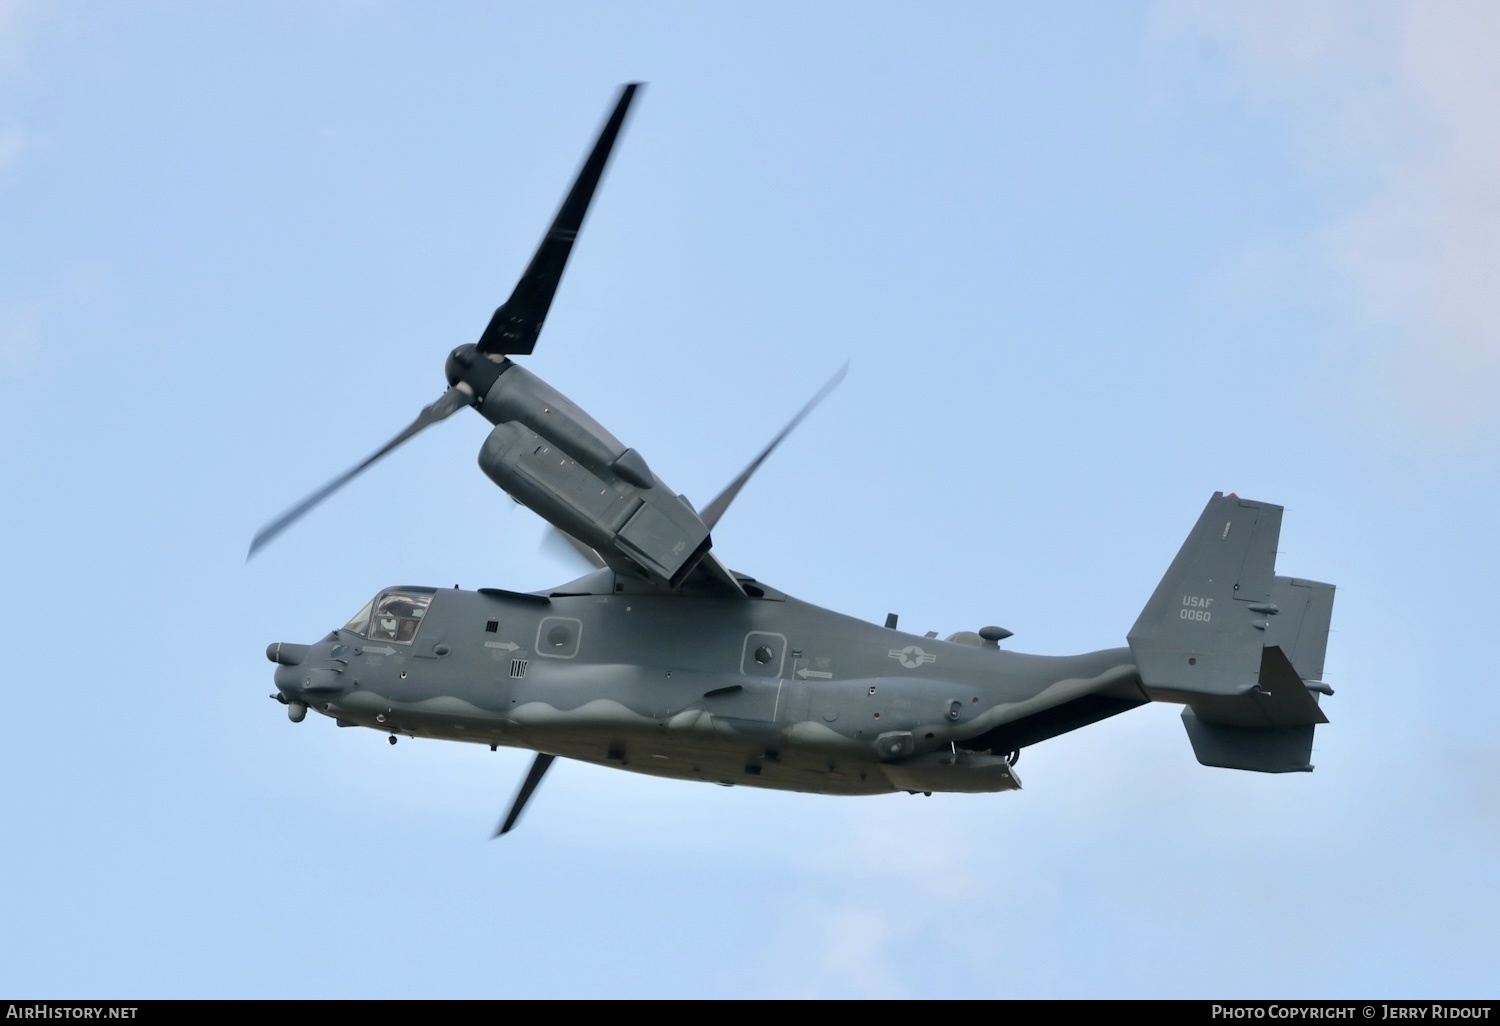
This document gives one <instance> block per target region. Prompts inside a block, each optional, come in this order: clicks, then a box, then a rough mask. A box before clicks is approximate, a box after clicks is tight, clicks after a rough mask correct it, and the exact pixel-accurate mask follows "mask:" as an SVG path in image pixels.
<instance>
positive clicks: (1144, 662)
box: [1128, 492, 1334, 773]
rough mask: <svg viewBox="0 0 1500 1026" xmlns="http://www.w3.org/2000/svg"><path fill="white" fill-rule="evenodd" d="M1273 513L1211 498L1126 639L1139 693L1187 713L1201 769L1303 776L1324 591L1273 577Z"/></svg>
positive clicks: (1318, 677) (1277, 520)
mask: <svg viewBox="0 0 1500 1026" xmlns="http://www.w3.org/2000/svg"><path fill="white" fill-rule="evenodd" d="M1281 513H1282V508H1281V507H1280V506H1273V505H1271V504H1269V503H1264V502H1251V501H1249V500H1247V499H1241V498H1239V497H1238V496H1236V495H1233V494H1231V495H1224V494H1223V493H1222V492H1216V493H1214V496H1213V498H1212V499H1210V500H1209V501H1208V505H1207V506H1206V507H1205V508H1204V510H1203V515H1202V516H1200V517H1199V518H1198V523H1197V525H1196V526H1195V527H1194V528H1193V530H1192V532H1191V533H1190V534H1189V535H1188V537H1187V541H1185V542H1183V545H1182V549H1181V550H1180V551H1179V552H1178V553H1177V558H1176V559H1174V560H1173V561H1172V565H1171V566H1170V567H1169V568H1168V569H1167V573H1166V576H1164V577H1163V578H1162V580H1161V583H1160V584H1158V585H1157V587H1156V591H1155V592H1154V593H1153V594H1152V596H1151V599H1150V601H1149V602H1147V603H1146V607H1145V609H1143V610H1142V611H1141V615H1140V617H1139V618H1138V619H1137V620H1136V622H1135V626H1134V627H1133V628H1131V631H1130V634H1129V635H1128V640H1129V642H1130V649H1131V652H1132V653H1133V654H1134V657H1135V661H1136V667H1137V670H1138V671H1139V673H1140V677H1141V683H1142V685H1143V687H1144V688H1145V691H1146V694H1147V695H1148V696H1150V697H1151V698H1152V699H1154V700H1156V701H1161V702H1178V703H1181V704H1183V705H1185V706H1186V707H1187V708H1185V709H1184V710H1183V712H1182V719H1183V724H1184V726H1186V727H1187V732H1188V739H1189V740H1190V741H1191V742H1192V745H1193V752H1194V754H1195V755H1197V757H1198V761H1199V762H1201V763H1203V764H1204V765H1206V766H1222V767H1225V768H1228V769H1246V770H1257V771H1259V772H1262V773H1286V772H1293V771H1298V770H1303V771H1305V770H1311V769H1312V765H1311V763H1310V762H1309V759H1310V757H1311V754H1312V741H1313V728H1314V727H1315V726H1316V725H1317V724H1319V723H1327V722H1328V718H1327V717H1326V716H1324V715H1323V711H1322V709H1320V708H1319V706H1318V695H1319V694H1325V695H1331V694H1333V691H1332V690H1331V689H1330V688H1329V687H1328V686H1327V685H1326V684H1324V683H1322V676H1323V658H1324V653H1325V651H1326V650H1327V646H1328V628H1329V623H1330V621H1331V619H1332V616H1333V596H1334V588H1333V585H1331V584H1320V583H1318V582H1315V581H1305V580H1299V579H1297V578H1292V577H1277V576H1276V543H1277V540H1278V539H1279V537H1280V535H1281Z"/></svg>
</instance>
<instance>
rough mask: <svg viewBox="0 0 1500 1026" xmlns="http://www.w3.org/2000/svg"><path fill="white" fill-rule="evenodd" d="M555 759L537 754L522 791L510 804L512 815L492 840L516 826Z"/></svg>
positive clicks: (502, 824)
mask: <svg viewBox="0 0 1500 1026" xmlns="http://www.w3.org/2000/svg"><path fill="white" fill-rule="evenodd" d="M554 758H555V756H551V755H547V754H546V753H538V754H537V757H536V759H534V760H533V761H532V763H531V769H530V770H529V771H527V773H526V779H525V780H524V781H522V782H521V790H519V791H517V792H516V800H515V801H513V802H511V803H510V813H509V814H508V815H507V816H506V817H505V822H503V823H501V824H500V826H499V827H498V828H497V829H496V830H495V833H494V835H493V836H492V837H491V838H490V839H491V840H494V839H495V838H496V837H499V836H500V835H501V834H503V833H506V832H507V831H509V830H510V828H511V827H513V826H515V825H516V820H518V819H520V818H521V810H522V809H523V808H525V807H526V800H527V799H528V798H530V797H531V792H533V791H535V790H536V785H538V784H540V783H541V782H542V774H544V773H546V772H547V767H548V766H551V765H552V760H553V759H554Z"/></svg>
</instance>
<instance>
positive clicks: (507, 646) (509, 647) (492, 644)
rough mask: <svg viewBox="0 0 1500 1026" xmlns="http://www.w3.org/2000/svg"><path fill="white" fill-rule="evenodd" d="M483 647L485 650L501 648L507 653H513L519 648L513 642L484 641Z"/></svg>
mask: <svg viewBox="0 0 1500 1026" xmlns="http://www.w3.org/2000/svg"><path fill="white" fill-rule="evenodd" d="M484 647H485V648H503V649H504V650H505V651H507V652H514V651H515V650H516V649H518V648H520V647H521V646H520V645H517V644H516V643H515V642H514V641H486V642H485V643H484Z"/></svg>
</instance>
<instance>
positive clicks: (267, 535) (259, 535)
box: [245, 388, 474, 562]
mask: <svg viewBox="0 0 1500 1026" xmlns="http://www.w3.org/2000/svg"><path fill="white" fill-rule="evenodd" d="M473 401H474V400H473V397H472V396H470V395H469V393H468V392H466V391H464V390H463V389H460V388H450V389H448V391H446V392H444V393H443V394H442V395H441V396H439V397H438V400H437V402H435V403H433V404H432V405H430V406H427V407H424V408H423V410H422V412H421V413H419V414H417V419H416V420H414V421H412V422H411V423H410V424H409V425H407V427H406V429H405V430H404V431H402V432H401V433H400V434H399V435H397V436H396V437H395V438H392V439H391V440H390V441H389V442H387V443H385V445H384V446H382V447H381V448H380V449H379V450H377V451H376V453H375V454H374V455H373V456H371V457H370V458H369V459H367V460H365V461H364V462H363V463H361V464H359V465H358V466H356V467H353V468H351V469H349V470H347V471H345V472H344V473H342V474H340V475H339V476H338V477H336V478H334V479H333V480H332V481H330V482H328V483H327V484H326V485H324V486H323V487H322V488H319V489H318V490H317V491H315V492H313V493H312V494H311V495H309V496H308V497H307V498H305V499H303V500H302V501H301V502H299V503H297V505H295V506H293V507H292V508H291V509H289V510H287V511H286V512H285V513H283V514H281V516H279V517H277V518H276V519H275V520H273V521H271V522H270V523H269V524H267V525H266V526H265V527H262V528H261V529H260V530H259V531H257V532H256V534H255V537H254V538H253V539H251V541H250V551H249V552H248V553H246V554H245V560H246V561H247V562H248V561H249V559H250V557H251V556H253V555H255V553H256V552H257V551H259V550H260V549H261V548H262V547H263V546H264V545H265V544H266V543H267V542H268V541H270V540H271V539H272V538H275V537H276V536H277V535H278V534H280V533H281V532H282V531H284V530H286V529H287V528H288V527H290V526H291V525H292V524H293V523H295V522H296V520H297V519H298V518H299V517H301V516H302V514H304V513H306V512H307V511H308V510H310V509H312V508H313V507H314V506H316V505H317V504H318V503H320V502H322V501H323V500H324V499H326V498H328V497H329V496H330V495H332V494H333V493H334V492H336V491H338V490H339V489H340V488H342V487H343V486H344V485H346V484H348V483H349V482H350V481H351V480H353V479H354V477H355V476H356V475H358V474H359V472H360V471H362V470H364V469H365V468H366V467H368V466H369V465H370V464H372V463H374V462H375V461H376V460H378V459H380V457H382V456H384V455H385V454H386V453H388V452H390V451H391V450H392V449H394V448H396V446H398V445H400V444H401V443H402V442H404V441H406V440H407V439H408V438H410V437H411V436H412V435H415V434H416V433H417V432H418V431H421V430H422V429H423V428H426V427H430V426H431V425H433V424H436V423H437V422H438V421H440V420H446V419H447V418H448V417H451V416H452V415H453V414H454V413H456V412H457V411H459V410H461V409H463V408H464V407H465V406H468V405H469V404H470V403H471V402H473Z"/></svg>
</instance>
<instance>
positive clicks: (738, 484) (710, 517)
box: [698, 363, 849, 531]
mask: <svg viewBox="0 0 1500 1026" xmlns="http://www.w3.org/2000/svg"><path fill="white" fill-rule="evenodd" d="M848 373H849V365H848V364H847V363H846V364H844V365H843V366H842V367H840V368H839V369H838V371H837V372H836V373H835V374H834V375H833V377H831V378H829V379H828V383H827V384H826V385H824V386H823V387H822V388H820V389H818V394H817V395H815V396H813V397H812V398H811V399H809V400H808V401H807V405H806V406H804V407H802V409H800V410H798V411H797V415H796V416H795V417H793V418H792V419H791V422H790V423H788V424H787V426H786V427H784V428H782V429H781V433H780V434H779V435H777V436H776V437H775V438H773V439H771V444H770V445H767V446H766V447H765V448H764V449H762V450H761V451H760V455H759V456H757V457H755V459H753V460H751V461H750V465H749V466H748V467H746V468H745V469H744V470H742V471H740V476H739V477H737V478H735V479H734V480H733V481H731V482H729V484H728V485H726V486H725V488H724V490H723V491H722V492H720V493H719V494H718V495H716V496H714V501H713V502H710V503H709V504H708V505H707V506H704V507H703V512H702V513H700V514H698V518H699V519H700V520H702V521H703V523H704V524H705V525H707V527H708V529H709V530H710V531H712V530H713V529H714V527H716V526H717V525H718V523H719V518H720V517H722V516H723V515H724V511H725V510H727V509H728V508H729V504H730V503H731V502H733V501H734V497H735V496H736V495H738V494H740V489H741V488H743V487H745V482H747V481H749V480H750V478H751V476H752V475H753V474H754V473H755V472H756V471H757V470H759V469H760V465H761V464H762V463H764V462H766V457H768V456H770V455H771V453H773V452H775V451H776V447H777V446H778V445H780V444H781V443H782V442H783V441H784V440H785V439H786V436H787V435H789V434H791V433H792V432H793V431H794V430H796V427H797V425H798V424H801V423H802V421H803V419H804V418H805V417H806V416H807V415H808V414H809V413H811V412H812V411H813V410H815V409H817V408H818V404H819V403H821V402H822V401H823V400H824V399H827V398H828V394H829V393H830V392H832V391H833V390H834V389H835V388H838V387H839V384H840V383H841V382H842V381H843V380H844V375H845V374H848Z"/></svg>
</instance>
